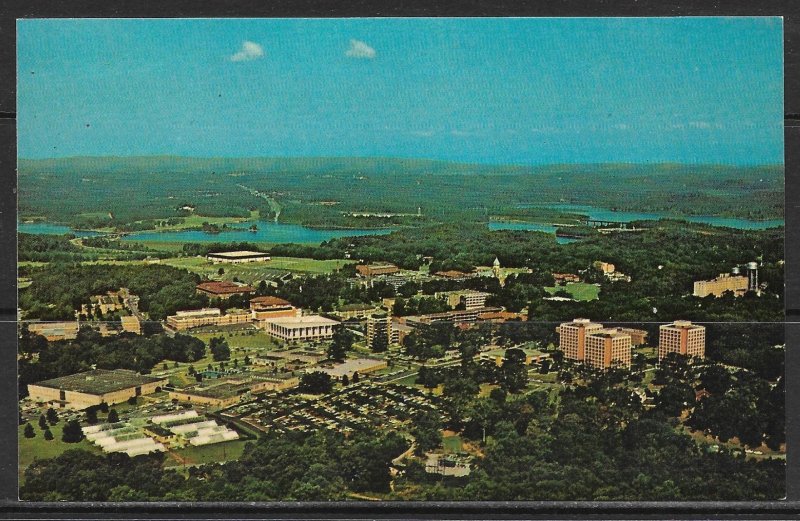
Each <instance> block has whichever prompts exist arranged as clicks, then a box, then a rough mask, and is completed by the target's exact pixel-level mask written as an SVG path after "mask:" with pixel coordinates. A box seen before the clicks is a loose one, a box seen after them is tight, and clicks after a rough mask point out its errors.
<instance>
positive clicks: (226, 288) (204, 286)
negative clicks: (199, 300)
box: [196, 280, 256, 298]
mask: <svg viewBox="0 0 800 521" xmlns="http://www.w3.org/2000/svg"><path fill="white" fill-rule="evenodd" d="M196 289H197V293H200V294H201V295H208V296H209V297H212V298H228V297H231V296H233V295H249V294H251V293H255V291H256V290H255V289H253V288H251V287H250V286H248V285H246V284H236V283H235V282H228V281H225V280H222V281H216V280H212V281H209V282H201V283H200V284H198V285H197V286H196Z"/></svg>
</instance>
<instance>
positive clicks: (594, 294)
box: [544, 282, 600, 301]
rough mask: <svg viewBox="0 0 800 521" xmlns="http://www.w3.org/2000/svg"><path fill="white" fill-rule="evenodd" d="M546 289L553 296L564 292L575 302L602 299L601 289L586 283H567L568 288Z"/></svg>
mask: <svg viewBox="0 0 800 521" xmlns="http://www.w3.org/2000/svg"><path fill="white" fill-rule="evenodd" d="M544 289H545V291H547V292H548V293H550V294H551V295H555V293H556V292H557V291H559V290H564V291H566V292H567V293H569V294H570V295H571V296H572V298H573V299H575V300H582V301H586V300H597V299H598V298H600V288H598V287H597V286H595V285H594V284H587V283H585V282H567V285H566V286H551V287H546V288H544Z"/></svg>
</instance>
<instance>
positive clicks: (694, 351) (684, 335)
mask: <svg viewBox="0 0 800 521" xmlns="http://www.w3.org/2000/svg"><path fill="white" fill-rule="evenodd" d="M669 353H678V354H681V355H686V356H688V357H698V358H705V356H706V328H705V327H704V326H699V325H697V324H692V323H691V322H690V321H688V320H676V321H675V322H673V323H672V324H665V325H663V326H659V328H658V359H659V360H663V359H664V358H665V357H666V356H667V355H668V354H669Z"/></svg>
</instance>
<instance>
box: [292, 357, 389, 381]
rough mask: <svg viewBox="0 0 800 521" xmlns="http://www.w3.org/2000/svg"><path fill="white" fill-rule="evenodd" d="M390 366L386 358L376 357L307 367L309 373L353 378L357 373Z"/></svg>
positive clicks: (360, 373)
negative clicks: (379, 358)
mask: <svg viewBox="0 0 800 521" xmlns="http://www.w3.org/2000/svg"><path fill="white" fill-rule="evenodd" d="M386 367H388V364H387V362H386V360H378V359H375V358H353V359H351V360H346V361H344V362H343V363H340V364H331V365H328V366H320V367H310V368H308V369H306V372H308V373H314V372H321V373H327V374H329V375H330V376H331V378H336V379H340V378H342V377H343V376H345V375H346V376H347V377H348V378H353V375H354V374H355V373H358V374H359V375H362V374H366V373H371V372H373V371H380V370H381V369H384V368H386Z"/></svg>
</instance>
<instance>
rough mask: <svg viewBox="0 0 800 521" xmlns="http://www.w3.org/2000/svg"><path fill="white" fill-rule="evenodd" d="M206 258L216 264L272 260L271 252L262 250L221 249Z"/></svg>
mask: <svg viewBox="0 0 800 521" xmlns="http://www.w3.org/2000/svg"><path fill="white" fill-rule="evenodd" d="M206 258H207V259H208V260H210V261H211V262H213V263H214V264H219V263H222V262H226V263H229V264H243V263H246V262H267V261H269V260H270V255H269V253H264V252H260V251H246V250H243V251H220V252H216V253H209V254H208V255H206Z"/></svg>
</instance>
